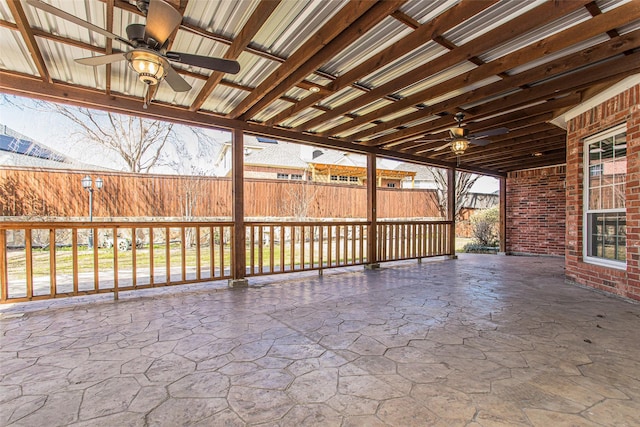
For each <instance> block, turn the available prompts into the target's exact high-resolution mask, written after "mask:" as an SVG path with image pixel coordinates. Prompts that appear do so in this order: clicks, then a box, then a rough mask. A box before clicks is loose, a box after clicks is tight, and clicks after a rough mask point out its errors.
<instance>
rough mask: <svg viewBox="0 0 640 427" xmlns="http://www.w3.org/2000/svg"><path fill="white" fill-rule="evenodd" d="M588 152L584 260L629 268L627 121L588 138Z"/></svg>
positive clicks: (585, 174)
mask: <svg viewBox="0 0 640 427" xmlns="http://www.w3.org/2000/svg"><path fill="white" fill-rule="evenodd" d="M584 153H585V161H584V167H585V171H584V177H585V178H584V179H585V183H584V189H585V191H584V236H585V239H584V254H585V256H584V260H585V261H586V262H590V263H594V264H600V265H605V266H610V267H616V268H625V267H626V261H627V258H626V257H627V213H626V205H625V202H626V200H625V185H626V174H627V134H626V125H621V126H617V127H615V128H613V129H610V130H608V131H606V132H603V133H601V134H598V135H596V136H594V137H591V138H588V139H586V140H585V150H584Z"/></svg>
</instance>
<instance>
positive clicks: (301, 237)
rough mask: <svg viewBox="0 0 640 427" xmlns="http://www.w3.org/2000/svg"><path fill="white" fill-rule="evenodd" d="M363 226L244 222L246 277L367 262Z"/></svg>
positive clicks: (365, 232)
mask: <svg viewBox="0 0 640 427" xmlns="http://www.w3.org/2000/svg"><path fill="white" fill-rule="evenodd" d="M367 227H368V223H366V222H248V223H246V232H247V243H248V247H249V248H252V250H251V249H250V250H249V255H248V257H247V267H248V268H247V270H248V271H247V277H250V276H260V275H265V274H275V273H289V272H293V271H305V270H322V269H325V268H331V267H345V266H350V265H359V264H365V263H366V262H367V254H366V241H367Z"/></svg>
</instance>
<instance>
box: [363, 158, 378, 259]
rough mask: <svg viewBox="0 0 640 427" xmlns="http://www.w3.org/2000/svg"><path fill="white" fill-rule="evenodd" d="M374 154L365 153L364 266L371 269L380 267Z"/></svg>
mask: <svg viewBox="0 0 640 427" xmlns="http://www.w3.org/2000/svg"><path fill="white" fill-rule="evenodd" d="M376 175H377V173H376V155H375V154H373V153H368V154H367V221H368V222H369V225H368V228H369V229H368V230H367V263H366V264H365V266H364V268H366V269H368V270H373V269H376V268H380V263H379V262H378V253H377V250H376V248H377V247H378V214H377V209H376V208H377V198H376V196H377V193H376V190H377V189H376V186H377V179H376Z"/></svg>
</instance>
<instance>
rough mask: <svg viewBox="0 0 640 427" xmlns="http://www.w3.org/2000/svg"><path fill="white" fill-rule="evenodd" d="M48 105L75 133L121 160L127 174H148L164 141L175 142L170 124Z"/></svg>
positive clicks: (158, 157)
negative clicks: (74, 129) (70, 123)
mask: <svg viewBox="0 0 640 427" xmlns="http://www.w3.org/2000/svg"><path fill="white" fill-rule="evenodd" d="M50 105H51V106H52V108H53V110H54V111H57V112H58V113H60V114H61V115H62V116H64V117H66V118H67V119H68V120H70V121H71V122H72V123H74V124H75V125H76V127H77V129H78V130H77V132H76V134H78V135H79V136H81V137H85V138H87V139H89V140H90V141H92V142H94V143H96V144H99V145H100V146H102V147H104V148H106V149H107V150H109V151H112V152H114V153H116V154H117V155H118V156H119V157H120V158H122V160H124V162H125V163H126V165H127V169H128V171H129V172H149V170H150V169H151V168H153V167H154V166H155V165H156V164H157V163H158V161H159V159H160V158H161V156H162V150H163V148H164V147H165V145H166V143H167V141H169V140H172V141H173V140H175V134H174V132H173V126H174V125H173V123H168V122H163V121H160V120H148V119H143V118H141V117H133V116H126V115H122V114H115V113H111V112H100V111H96V110H90V109H88V108H76V107H68V106H66V105H61V104H50Z"/></svg>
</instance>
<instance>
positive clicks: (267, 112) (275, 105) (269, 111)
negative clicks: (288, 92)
mask: <svg viewBox="0 0 640 427" xmlns="http://www.w3.org/2000/svg"><path fill="white" fill-rule="evenodd" d="M289 107H291V103H290V102H287V101H284V100H282V99H278V100H276V101H274V102H272V103H271V104H269V106H268V107H267V108H265V109H264V110H262V111H261V112H260V113H259V114H257V115H256V116H255V117H254V119H255V120H256V121H258V122H264V121H267V120H269V119H270V118H271V117H273V116H275V115H276V114H278V113H279V112H281V111H282V110H284V109H285V108H289Z"/></svg>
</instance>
